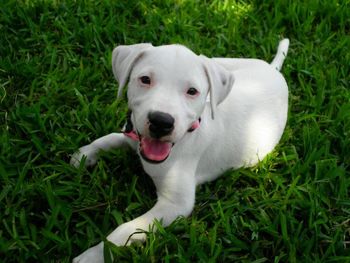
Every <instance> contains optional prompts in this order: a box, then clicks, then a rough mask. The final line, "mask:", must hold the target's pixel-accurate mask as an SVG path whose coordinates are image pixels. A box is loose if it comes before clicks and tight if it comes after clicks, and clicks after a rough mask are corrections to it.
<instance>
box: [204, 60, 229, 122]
mask: <svg viewBox="0 0 350 263" xmlns="http://www.w3.org/2000/svg"><path fill="white" fill-rule="evenodd" d="M200 57H201V58H203V61H204V63H203V64H204V71H205V74H206V76H207V78H208V83H209V98H210V107H211V117H212V119H214V116H215V109H216V107H217V106H218V105H219V104H220V103H221V102H223V100H224V99H225V98H226V97H227V95H228V94H229V93H230V91H231V89H232V86H233V82H234V77H233V74H232V73H231V72H229V71H228V70H226V69H225V68H224V67H223V66H221V65H219V64H218V63H217V62H215V61H213V60H211V59H209V58H207V57H206V56H203V55H201V56H200Z"/></svg>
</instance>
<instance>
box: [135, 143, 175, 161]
mask: <svg viewBox="0 0 350 263" xmlns="http://www.w3.org/2000/svg"><path fill="white" fill-rule="evenodd" d="M172 147H173V143H171V142H166V141H161V140H158V139H152V138H147V137H142V138H141V140H140V153H141V156H142V158H143V159H144V160H145V161H147V162H150V163H161V162H163V161H165V160H166V159H167V158H168V157H169V155H170V152H171V148H172Z"/></svg>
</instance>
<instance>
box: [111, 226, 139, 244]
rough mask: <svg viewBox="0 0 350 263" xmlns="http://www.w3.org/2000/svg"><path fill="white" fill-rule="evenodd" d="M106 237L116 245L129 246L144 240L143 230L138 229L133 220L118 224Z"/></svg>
mask: <svg viewBox="0 0 350 263" xmlns="http://www.w3.org/2000/svg"><path fill="white" fill-rule="evenodd" d="M107 239H108V240H109V241H110V242H112V243H114V244H115V245H117V246H129V245H131V244H132V243H142V242H144V241H145V240H146V233H145V231H143V230H141V229H139V227H138V226H137V225H136V224H134V222H128V223H124V224H122V225H120V226H119V227H118V228H117V229H116V230H114V231H113V232H112V233H111V234H110V235H109V236H108V237H107Z"/></svg>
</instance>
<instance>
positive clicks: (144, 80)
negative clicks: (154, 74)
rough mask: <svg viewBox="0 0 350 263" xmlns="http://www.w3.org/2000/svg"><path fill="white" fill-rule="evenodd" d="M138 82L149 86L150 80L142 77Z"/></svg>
mask: <svg viewBox="0 0 350 263" xmlns="http://www.w3.org/2000/svg"><path fill="white" fill-rule="evenodd" d="M140 81H141V83H142V84H145V85H150V84H151V78H150V77H148V76H142V77H141V78H140Z"/></svg>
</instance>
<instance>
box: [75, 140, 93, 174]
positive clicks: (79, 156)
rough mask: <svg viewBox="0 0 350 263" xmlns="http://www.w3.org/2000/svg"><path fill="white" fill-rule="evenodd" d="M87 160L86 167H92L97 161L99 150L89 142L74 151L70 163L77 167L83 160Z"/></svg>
mask: <svg viewBox="0 0 350 263" xmlns="http://www.w3.org/2000/svg"><path fill="white" fill-rule="evenodd" d="M84 157H85V158H86V160H85V167H90V166H93V165H95V164H96V162H97V150H96V148H95V147H94V146H93V145H91V144H89V145H85V146H83V147H81V148H80V149H79V150H78V151H77V152H76V153H74V154H73V155H72V157H71V159H70V164H71V165H72V166H74V167H76V168H78V167H79V166H80V163H81V161H82V160H83V159H84Z"/></svg>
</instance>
